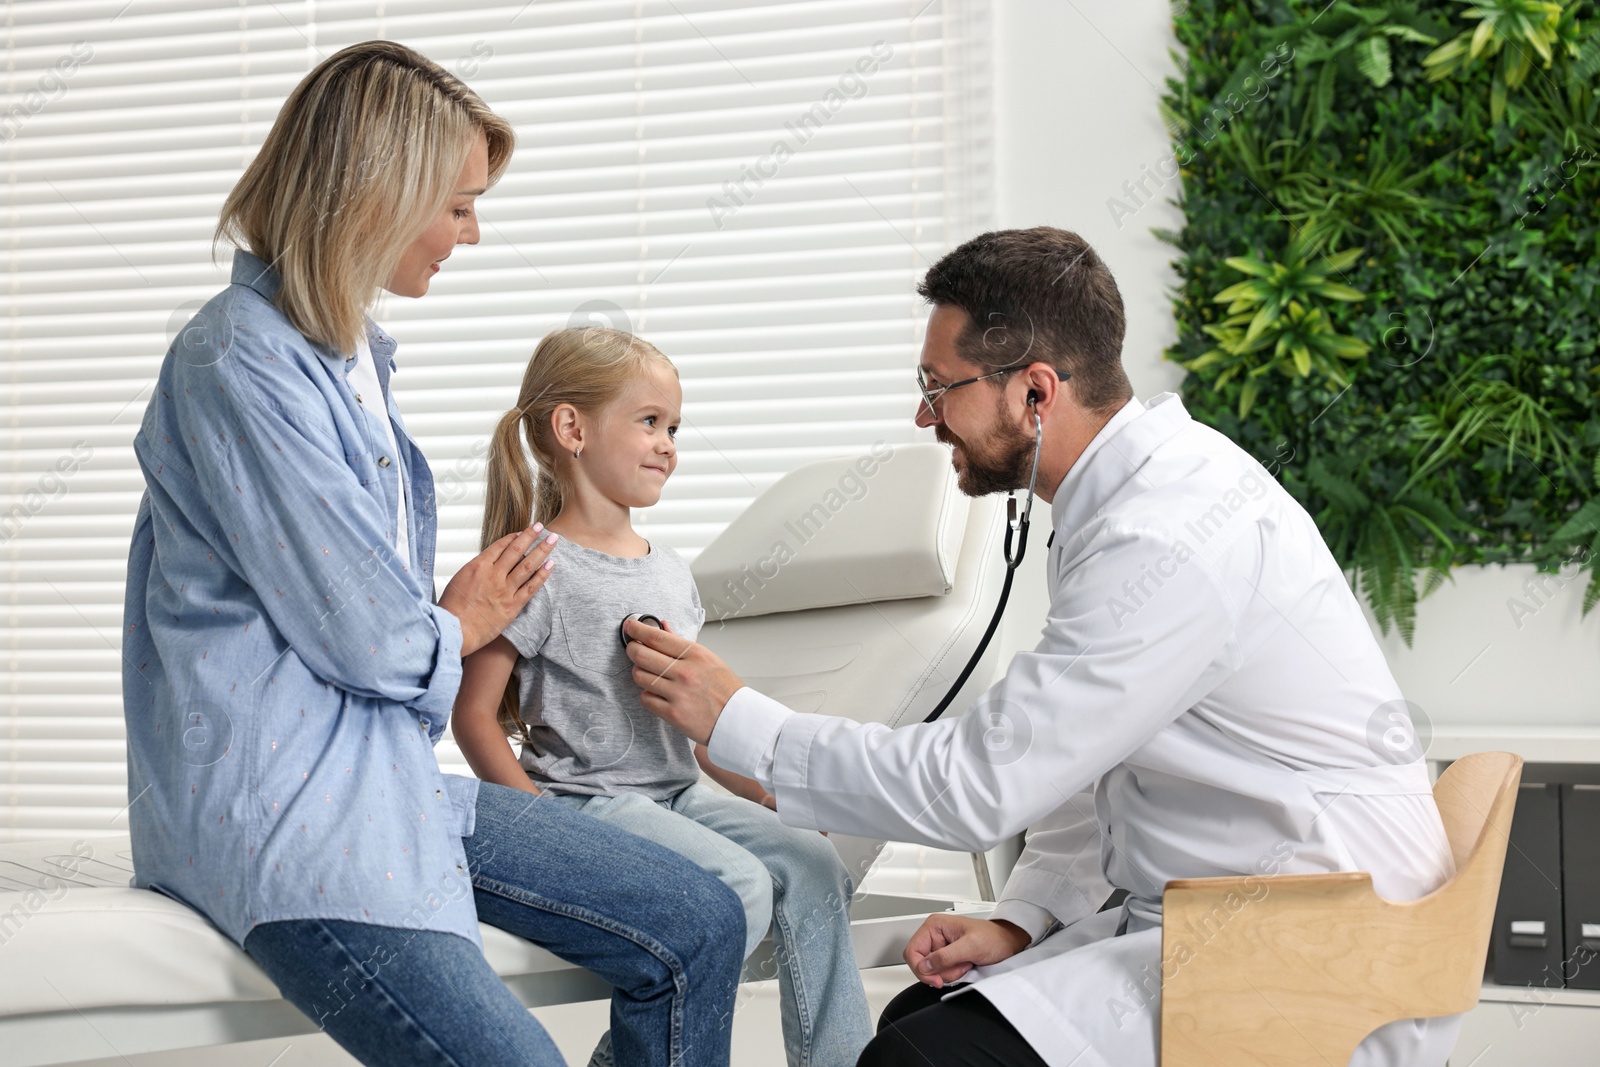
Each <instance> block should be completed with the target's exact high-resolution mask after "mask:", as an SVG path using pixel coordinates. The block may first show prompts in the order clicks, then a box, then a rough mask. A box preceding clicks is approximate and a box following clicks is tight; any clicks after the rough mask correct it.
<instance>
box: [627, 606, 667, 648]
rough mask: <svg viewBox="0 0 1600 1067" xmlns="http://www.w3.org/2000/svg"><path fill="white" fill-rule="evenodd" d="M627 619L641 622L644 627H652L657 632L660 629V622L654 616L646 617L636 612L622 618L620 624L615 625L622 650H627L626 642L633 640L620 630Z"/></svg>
mask: <svg viewBox="0 0 1600 1067" xmlns="http://www.w3.org/2000/svg"><path fill="white" fill-rule="evenodd" d="M629 619H632V620H634V621H635V622H642V623H644V624H645V625H646V626H654V627H655V628H656V629H658V630H659V629H661V620H660V619H658V618H656V617H655V616H654V615H648V614H646V613H645V612H642V611H636V612H634V613H633V614H632V615H627V616H624V617H623V620H622V622H619V623H617V634H618V635H619V636H620V637H621V638H622V647H623V648H627V647H628V642H629V641H632V640H633V638H631V637H629V636H628V634H627V631H625V630H624V629H623V628H622V623H624V622H627V621H628V620H629Z"/></svg>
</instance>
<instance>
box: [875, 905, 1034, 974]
mask: <svg viewBox="0 0 1600 1067" xmlns="http://www.w3.org/2000/svg"><path fill="white" fill-rule="evenodd" d="M1032 940H1033V939H1032V938H1031V937H1030V936H1029V935H1028V932H1027V931H1026V930H1024V929H1022V928H1021V927H1020V926H1016V925H1015V924H1013V923H1009V922H1006V921H1005V920H1004V919H1001V920H999V921H997V922H992V921H990V920H988V919H975V918H973V917H972V916H970V915H953V914H951V913H949V912H941V913H940V914H937V915H930V916H928V917H927V918H926V919H925V920H923V923H922V925H921V926H920V927H918V928H917V932H916V933H914V934H912V935H911V940H910V941H908V942H907V943H906V950H905V953H904V959H905V961H906V966H907V967H910V968H911V973H912V974H914V975H916V976H917V981H919V982H923V983H926V984H927V985H931V986H932V987H933V988H935V989H943V988H944V987H945V986H946V985H947V984H948V983H950V982H954V981H956V980H957V979H959V978H960V977H961V976H962V975H964V974H966V973H967V972H968V971H970V970H972V968H974V967H986V966H988V965H989V964H991V963H999V962H1000V961H1001V960H1003V959H1009V958H1010V957H1012V956H1015V955H1016V954H1017V953H1018V952H1021V951H1022V950H1023V949H1025V948H1027V947H1028V944H1029V942H1031V941H1032Z"/></svg>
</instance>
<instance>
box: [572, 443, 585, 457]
mask: <svg viewBox="0 0 1600 1067" xmlns="http://www.w3.org/2000/svg"><path fill="white" fill-rule="evenodd" d="M581 455H583V446H582V445H579V446H578V450H577V451H576V452H574V453H573V454H572V458H573V459H577V458H578V457H579V456H581Z"/></svg>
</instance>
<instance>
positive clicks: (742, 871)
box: [546, 783, 872, 1067]
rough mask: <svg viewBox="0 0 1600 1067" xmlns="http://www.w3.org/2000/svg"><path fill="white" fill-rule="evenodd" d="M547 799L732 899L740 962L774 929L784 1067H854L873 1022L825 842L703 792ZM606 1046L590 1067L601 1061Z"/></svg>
mask: <svg viewBox="0 0 1600 1067" xmlns="http://www.w3.org/2000/svg"><path fill="white" fill-rule="evenodd" d="M546 795H548V796H551V797H552V799H555V800H559V801H561V802H562V803H565V804H568V805H570V806H572V807H574V808H577V809H578V810H580V811H582V812H583V813H584V814H585V815H590V816H593V817H594V818H597V819H599V820H600V821H602V822H606V823H610V824H611V825H612V826H615V827H618V828H620V829H623V830H627V831H628V832H630V833H633V834H637V835H638V836H640V837H643V838H647V839H649V840H651V841H654V842H656V843H657V844H660V845H663V846H665V847H667V848H669V849H671V850H672V851H674V852H676V853H678V854H679V855H681V856H685V857H687V858H689V859H690V860H693V861H694V862H695V863H696V864H698V865H699V866H700V867H703V868H704V869H706V870H708V871H710V872H711V873H712V874H714V875H716V876H717V877H718V878H720V879H721V880H722V881H723V882H724V883H725V884H726V885H727V886H728V887H729V888H731V889H732V890H733V891H734V892H735V893H737V894H738V895H739V900H740V901H741V902H742V903H743V904H744V910H745V945H744V953H745V956H746V957H748V956H749V955H750V953H751V952H752V951H754V950H755V947H756V946H757V945H758V944H760V943H761V939H762V938H763V937H765V936H766V933H767V929H768V927H769V926H770V927H771V928H772V929H773V955H774V956H775V958H776V960H777V971H778V973H777V979H778V992H779V995H780V1018H781V1020H782V1023H783V1042H784V1047H785V1049H786V1051H787V1053H788V1061H789V1067H854V1065H855V1062H856V1059H857V1058H858V1057H859V1056H860V1055H861V1050H862V1049H863V1048H865V1047H866V1044H867V1042H868V1041H870V1040H871V1039H872V1014H871V1011H870V1009H869V1008H868V1007H867V994H866V991H865V990H864V989H863V988H862V986H861V972H860V971H859V970H857V969H856V955H855V949H854V947H853V946H852V945H851V942H850V912H849V903H850V895H851V894H852V893H853V892H854V891H855V887H854V885H853V883H852V882H851V879H850V875H849V873H848V872H847V871H846V870H845V866H844V864H843V863H842V862H840V860H839V854H838V853H837V852H835V851H834V848H833V846H832V845H831V844H829V843H828V839H827V838H826V837H823V836H822V835H821V834H819V833H817V832H816V831H815V830H799V829H796V828H795V827H792V826H785V825H784V824H783V823H782V822H781V821H779V819H778V815H777V813H776V812H774V811H772V810H771V809H769V808H764V807H762V806H761V805H760V804H755V803H752V802H751V801H748V800H745V799H744V798H742V797H731V796H724V795H722V794H721V793H718V792H716V791H714V790H712V789H709V788H707V787H706V786H704V785H702V784H699V783H696V784H695V785H691V786H689V787H688V788H687V789H685V790H683V791H682V792H681V793H678V794H677V795H676V796H673V797H669V798H668V799H666V800H660V801H653V800H650V799H648V798H646V797H644V796H641V795H640V794H638V793H624V794H622V795H621V796H614V797H587V796H557V795H555V794H546ZM605 1045H606V1043H605V1042H604V1041H602V1043H601V1047H600V1048H599V1049H597V1050H596V1058H595V1061H596V1062H599V1063H604V1062H605V1061H606V1054H605V1052H606V1048H605Z"/></svg>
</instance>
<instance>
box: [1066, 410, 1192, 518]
mask: <svg viewBox="0 0 1600 1067" xmlns="http://www.w3.org/2000/svg"><path fill="white" fill-rule="evenodd" d="M1188 420H1189V412H1188V411H1187V410H1185V408H1184V406H1183V401H1182V400H1180V399H1179V398H1178V395H1177V394H1176V393H1161V394H1158V395H1157V396H1153V397H1151V398H1150V403H1149V404H1144V403H1142V402H1140V400H1139V398H1138V397H1133V398H1131V399H1130V400H1129V401H1128V402H1127V403H1126V404H1124V405H1122V407H1121V408H1119V409H1118V410H1117V413H1116V414H1115V415H1113V416H1111V419H1110V421H1108V422H1107V423H1106V424H1105V425H1104V426H1102V427H1100V432H1099V433H1097V434H1095V435H1094V438H1093V439H1092V440H1091V441H1090V442H1089V443H1088V444H1087V445H1086V446H1084V449H1083V454H1082V455H1080V456H1079V457H1078V459H1077V462H1075V463H1073V465H1072V469H1071V470H1069V471H1067V474H1066V477H1064V478H1062V479H1061V484H1060V485H1058V486H1056V492H1055V497H1054V499H1052V500H1051V501H1050V522H1051V528H1052V529H1055V530H1062V529H1063V524H1069V525H1070V526H1071V527H1072V528H1073V529H1076V528H1077V527H1078V526H1081V525H1082V524H1083V522H1084V521H1085V520H1087V519H1088V518H1089V517H1090V516H1091V515H1093V514H1094V512H1095V511H1096V510H1098V509H1099V508H1100V507H1101V506H1102V505H1103V504H1104V503H1105V501H1106V500H1107V499H1109V498H1110V496H1111V494H1112V493H1113V492H1115V491H1116V488H1117V486H1119V485H1121V484H1122V483H1123V482H1124V481H1126V480H1127V477H1128V474H1129V472H1130V471H1132V470H1134V469H1137V468H1138V466H1139V465H1140V464H1142V463H1143V462H1144V461H1145V459H1146V458H1147V457H1148V456H1149V454H1150V453H1151V452H1153V451H1154V450H1155V448H1156V446H1157V445H1159V444H1160V443H1161V442H1163V441H1165V440H1166V439H1167V438H1169V437H1171V436H1172V435H1173V434H1174V433H1176V432H1177V431H1178V430H1179V428H1180V427H1181V426H1182V424H1183V423H1185V422H1187V421H1188ZM1096 457H1098V459H1099V462H1097V463H1096V462H1093V461H1094V460H1095V459H1096ZM1066 532H1068V531H1063V535H1065V533H1066Z"/></svg>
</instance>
